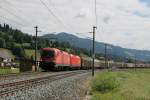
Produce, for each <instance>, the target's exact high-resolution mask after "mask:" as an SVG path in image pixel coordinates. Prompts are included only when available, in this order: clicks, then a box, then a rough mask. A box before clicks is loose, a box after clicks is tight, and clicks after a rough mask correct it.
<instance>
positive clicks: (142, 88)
mask: <svg viewBox="0 0 150 100" xmlns="http://www.w3.org/2000/svg"><path fill="white" fill-rule="evenodd" d="M91 87H92V94H93V95H92V100H150V95H149V94H150V70H149V69H148V70H137V71H132V70H129V71H121V72H118V71H116V72H102V73H99V74H97V75H96V76H95V78H94V79H93V80H92V84H91Z"/></svg>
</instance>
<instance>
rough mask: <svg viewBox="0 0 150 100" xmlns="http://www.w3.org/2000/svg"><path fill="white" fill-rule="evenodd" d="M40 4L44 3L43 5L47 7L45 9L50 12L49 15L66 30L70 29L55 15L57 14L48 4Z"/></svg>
mask: <svg viewBox="0 0 150 100" xmlns="http://www.w3.org/2000/svg"><path fill="white" fill-rule="evenodd" d="M40 2H41V3H42V5H44V6H45V8H46V9H47V10H48V11H49V13H50V14H51V15H52V16H53V17H54V18H55V19H56V20H57V21H58V22H59V23H60V24H61V25H63V26H64V28H66V29H68V27H67V26H66V25H65V24H64V23H63V22H62V21H61V20H60V19H59V18H58V17H57V16H56V15H55V13H54V12H53V11H52V10H51V9H50V8H49V7H48V6H47V4H46V3H45V2H44V1H42V0H40Z"/></svg>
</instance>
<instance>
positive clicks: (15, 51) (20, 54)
mask: <svg viewBox="0 0 150 100" xmlns="http://www.w3.org/2000/svg"><path fill="white" fill-rule="evenodd" d="M12 52H13V54H14V55H17V56H18V57H25V51H24V49H23V48H22V47H21V46H14V47H13V48H12Z"/></svg>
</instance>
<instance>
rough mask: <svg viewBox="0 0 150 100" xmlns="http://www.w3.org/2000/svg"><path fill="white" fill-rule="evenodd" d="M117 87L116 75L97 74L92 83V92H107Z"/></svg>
mask: <svg viewBox="0 0 150 100" xmlns="http://www.w3.org/2000/svg"><path fill="white" fill-rule="evenodd" d="M118 86H119V81H118V80H117V75H113V74H112V73H109V72H108V73H102V74H98V75H97V76H96V77H95V78H94V80H93V82H92V89H93V91H99V92H109V91H112V90H113V89H115V88H117V87H118Z"/></svg>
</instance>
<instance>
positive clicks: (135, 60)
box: [134, 55, 136, 70]
mask: <svg viewBox="0 0 150 100" xmlns="http://www.w3.org/2000/svg"><path fill="white" fill-rule="evenodd" d="M134 64H135V70H136V55H135V61H134Z"/></svg>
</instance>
